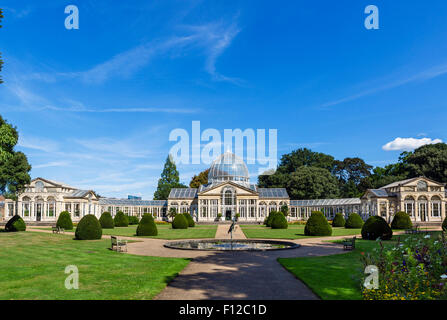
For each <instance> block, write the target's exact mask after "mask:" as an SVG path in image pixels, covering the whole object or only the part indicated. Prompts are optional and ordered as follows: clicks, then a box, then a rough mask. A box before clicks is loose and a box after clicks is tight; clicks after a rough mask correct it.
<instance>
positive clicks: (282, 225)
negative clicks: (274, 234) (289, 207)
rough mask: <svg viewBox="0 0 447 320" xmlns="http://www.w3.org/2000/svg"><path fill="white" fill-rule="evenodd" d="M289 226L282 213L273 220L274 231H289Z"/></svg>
mask: <svg viewBox="0 0 447 320" xmlns="http://www.w3.org/2000/svg"><path fill="white" fill-rule="evenodd" d="M288 227H289V224H288V223H287V219H286V217H285V216H284V215H283V214H282V213H280V214H276V215H275V216H274V217H273V220H272V229H287V228H288Z"/></svg>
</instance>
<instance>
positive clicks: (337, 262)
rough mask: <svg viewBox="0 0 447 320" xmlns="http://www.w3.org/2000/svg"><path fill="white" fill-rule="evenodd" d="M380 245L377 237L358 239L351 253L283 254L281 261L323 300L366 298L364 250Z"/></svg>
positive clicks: (391, 242)
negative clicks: (362, 291) (309, 255)
mask: <svg viewBox="0 0 447 320" xmlns="http://www.w3.org/2000/svg"><path fill="white" fill-rule="evenodd" d="M409 236H410V235H399V236H394V237H393V239H392V240H391V241H384V244H385V246H387V245H392V244H393V243H394V241H395V240H397V237H400V238H401V240H404V239H405V238H406V237H409ZM378 246H379V244H378V242H376V241H369V240H357V241H356V249H355V250H353V251H349V252H347V253H343V254H336V255H331V256H324V257H305V258H280V259H278V262H279V263H280V264H281V265H283V266H284V267H285V268H286V269H287V270H288V271H290V272H291V273H292V274H294V275H295V276H296V277H297V278H299V279H301V280H302V281H303V282H304V283H305V284H306V285H307V286H308V287H309V288H310V289H311V290H312V291H313V292H314V293H316V294H317V295H318V296H319V297H320V298H322V299H323V300H355V299H362V296H361V292H360V289H361V280H360V279H361V276H362V273H363V270H362V269H363V266H362V263H361V261H360V254H361V252H368V251H369V250H371V249H373V248H375V247H378Z"/></svg>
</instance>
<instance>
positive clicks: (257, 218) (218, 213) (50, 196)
mask: <svg viewBox="0 0 447 320" xmlns="http://www.w3.org/2000/svg"><path fill="white" fill-rule="evenodd" d="M285 206H287V208H288V211H289V215H288V217H287V219H288V220H289V221H290V220H307V219H308V218H309V216H310V215H311V213H312V211H322V212H323V213H324V214H325V216H326V217H327V218H328V219H329V220H330V219H332V218H333V217H334V216H335V214H336V213H339V212H340V213H343V215H344V216H345V217H346V218H347V217H348V215H349V214H350V213H352V212H357V213H359V214H361V216H362V218H363V219H365V220H366V219H367V218H368V217H369V216H371V215H380V216H382V217H384V218H385V219H386V220H387V221H388V222H391V221H392V219H393V216H394V214H395V213H396V212H398V211H405V212H407V213H408V214H409V215H410V217H411V219H412V220H413V221H414V222H420V223H440V222H441V221H443V219H444V218H445V216H446V210H447V206H446V193H445V186H444V184H443V183H439V182H436V181H433V180H430V179H427V178H425V177H418V178H412V179H407V180H403V181H398V182H394V183H392V184H389V185H386V186H384V187H382V188H379V189H369V190H367V191H366V193H365V194H364V195H363V196H362V197H361V198H348V199H316V200H291V199H290V198H289V195H288V193H287V191H286V189H285V188H259V187H258V186H257V185H255V184H252V183H250V180H249V173H248V169H247V166H246V165H245V163H244V162H243V160H242V159H240V158H238V157H237V156H236V155H234V154H233V153H230V152H226V153H224V154H222V155H221V156H220V157H218V158H217V159H216V160H215V161H214V162H213V163H212V164H211V167H210V170H209V174H208V183H207V184H206V185H201V186H200V187H199V188H174V189H171V191H170V194H169V197H168V199H167V200H139V199H116V198H100V197H98V196H97V195H96V193H95V192H94V191H93V190H82V189H78V188H75V187H72V186H69V185H67V184H65V183H61V182H57V181H53V180H48V179H43V178H36V179H34V180H32V181H31V183H30V184H29V185H28V186H26V187H25V188H24V190H23V191H22V192H21V193H20V194H19V196H18V199H17V202H16V201H12V200H9V199H6V200H4V205H3V211H4V212H3V218H2V217H1V216H0V220H6V221H7V220H9V219H10V218H11V217H12V216H14V214H18V215H20V216H21V217H23V219H24V220H25V221H28V222H39V223H44V222H47V223H50V222H55V221H56V220H57V218H58V215H59V214H60V212H62V211H68V212H69V213H70V214H71V217H72V220H73V221H78V220H79V219H81V218H82V217H83V216H85V215H87V214H93V215H95V216H97V217H98V218H99V217H100V215H101V214H102V213H103V212H104V211H108V212H110V213H111V214H112V216H115V214H116V213H117V212H118V211H122V212H124V213H125V214H127V215H129V216H137V217H142V216H143V215H144V214H146V213H149V214H152V215H153V216H154V217H155V219H157V220H168V219H169V217H168V216H169V212H170V211H175V212H176V213H189V214H191V216H192V217H193V218H194V219H195V220H196V221H198V222H208V223H214V222H218V221H225V220H231V219H233V218H234V217H238V219H239V221H240V222H241V223H243V222H247V223H261V222H263V221H264V219H265V218H266V217H267V216H268V214H269V213H270V212H271V211H279V210H281V208H283V207H285ZM0 209H2V208H1V203H0Z"/></svg>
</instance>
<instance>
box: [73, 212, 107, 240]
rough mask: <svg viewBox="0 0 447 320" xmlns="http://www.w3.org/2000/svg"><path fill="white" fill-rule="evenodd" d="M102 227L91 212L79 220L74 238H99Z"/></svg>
mask: <svg viewBox="0 0 447 320" xmlns="http://www.w3.org/2000/svg"><path fill="white" fill-rule="evenodd" d="M101 236H102V228H101V224H100V223H99V221H98V219H96V217H95V216H94V215H93V214H88V215H86V216H84V217H83V218H82V219H81V221H79V223H78V226H77V228H76V232H75V238H76V239H78V240H96V239H101Z"/></svg>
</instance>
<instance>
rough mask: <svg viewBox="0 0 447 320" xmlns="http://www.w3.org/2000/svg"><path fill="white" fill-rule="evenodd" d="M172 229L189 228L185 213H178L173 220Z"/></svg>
mask: <svg viewBox="0 0 447 320" xmlns="http://www.w3.org/2000/svg"><path fill="white" fill-rule="evenodd" d="M172 229H188V221H187V220H186V218H185V216H184V215H183V214H178V215H176V216H175V218H174V220H173V221H172Z"/></svg>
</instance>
